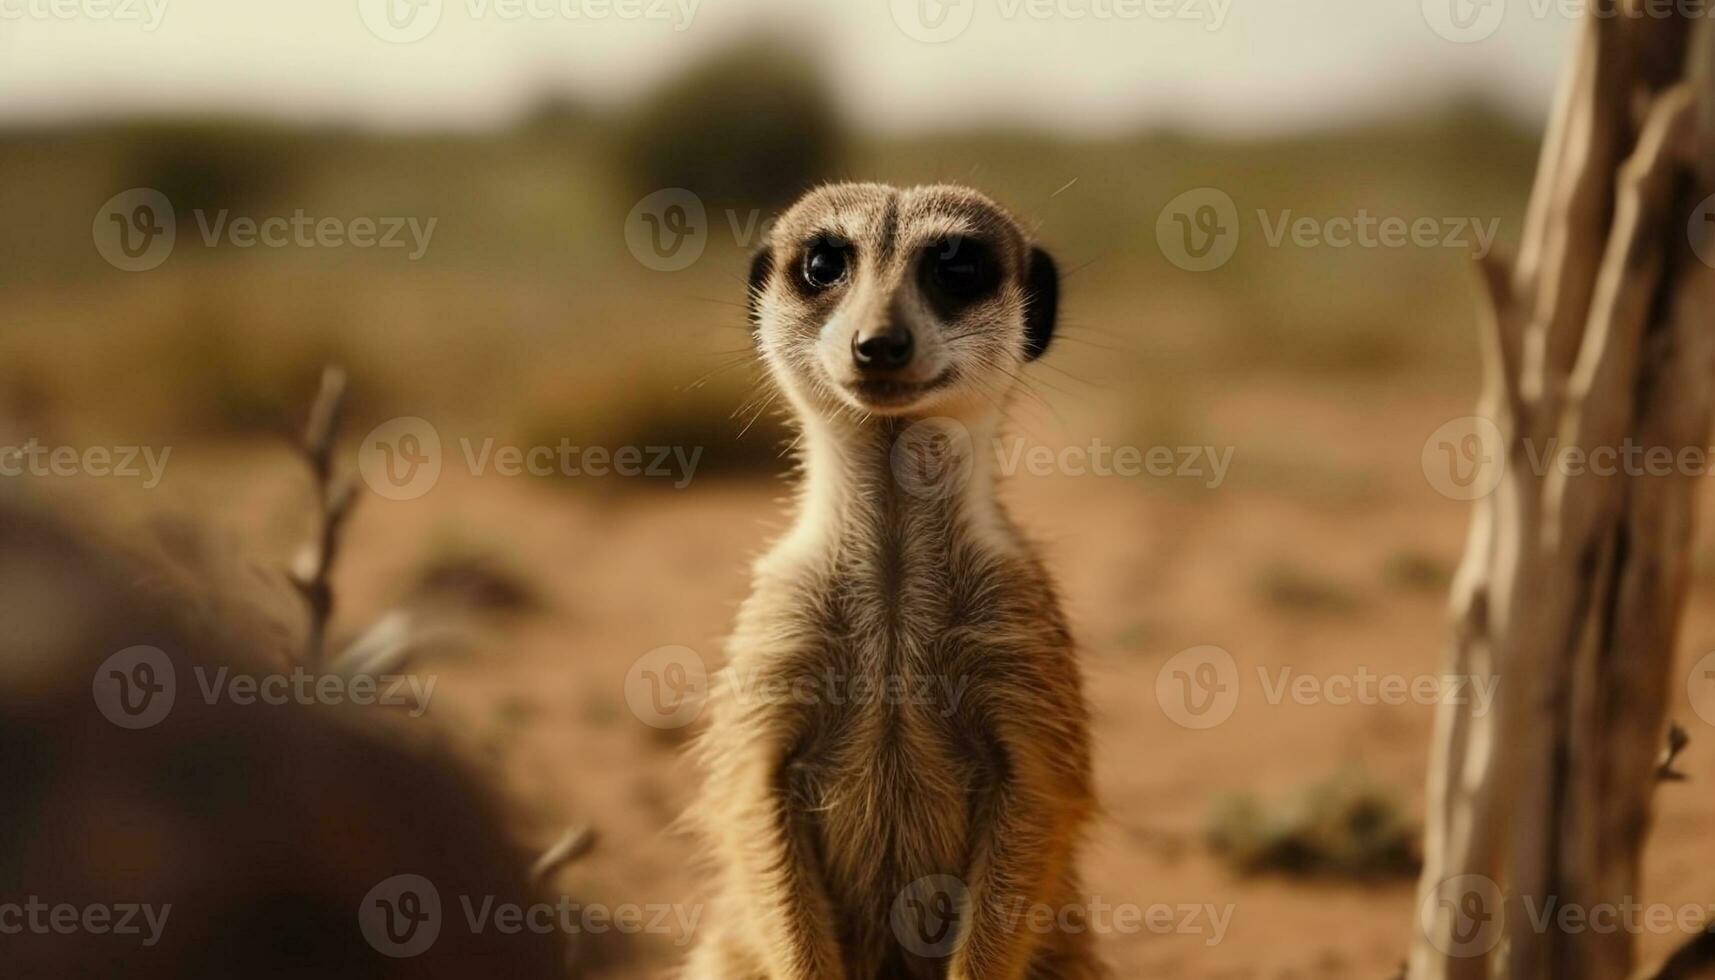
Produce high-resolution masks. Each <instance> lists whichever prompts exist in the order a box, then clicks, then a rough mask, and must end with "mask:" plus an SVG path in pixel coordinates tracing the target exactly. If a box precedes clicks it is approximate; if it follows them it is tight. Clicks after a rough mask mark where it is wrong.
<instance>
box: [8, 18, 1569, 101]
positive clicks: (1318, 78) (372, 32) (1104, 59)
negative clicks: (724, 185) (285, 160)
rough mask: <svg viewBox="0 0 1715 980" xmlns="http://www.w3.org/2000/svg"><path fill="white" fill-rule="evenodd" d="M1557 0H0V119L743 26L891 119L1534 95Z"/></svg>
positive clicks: (461, 86)
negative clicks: (813, 63)
mask: <svg viewBox="0 0 1715 980" xmlns="http://www.w3.org/2000/svg"><path fill="white" fill-rule="evenodd" d="M1568 3H1570V4H1571V5H1573V6H1575V5H1576V4H1577V3H1578V0H1555V2H1551V0H274V2H265V0H0V124H3V123H8V122H18V121H38V122H40V121H56V120H63V119H67V118H76V117H80V116H119V115H129V114H135V113H142V112H157V111H174V112H178V111H208V110H213V111H221V112H229V113H239V114H245V115H250V114H265V115H274V116H283V117H287V118H296V119H307V120H320V121H329V120H331V121H344V122H359V123H364V124H371V125H380V126H389V127H398V126H404V127H416V126H425V125H426V126H460V127H463V126H482V125H486V124H493V123H498V122H504V121H506V120H508V119H510V118H511V117H512V116H514V115H515V114H516V113H517V112H519V111H520V110H521V109H522V108H523V107H524V106H526V105H527V104H529V102H530V101H531V100H532V99H533V97H534V96H536V95H538V94H540V93H541V92H542V91H543V90H544V89H548V88H561V89H565V90H567V91H569V92H571V93H573V94H577V95H581V96H583V97H585V98H588V99H591V100H593V101H598V102H607V103H611V102H613V101H616V100H619V99H623V98H625V97H628V96H631V95H634V94H636V93H637V92H639V91H641V90H642V89H644V88H646V87H647V86H648V85H649V84H651V83H652V82H654V81H656V80H658V79H659V78H661V77H662V76H664V75H666V74H669V73H671V72H672V71H673V70H675V69H676V68H679V67H682V66H684V65H686V64H688V63H690V62H692V61H693V60H694V59H696V58H697V56H698V55H699V54H701V53H703V52H706V51H708V50H710V49H711V48H714V47H718V46H719V45H720V44H721V43H723V42H725V41H730V40H731V39H733V38H735V37H737V36H741V35H744V34H747V33H752V32H756V31H759V30H772V31H774V32H775V33H782V34H786V35H787V36H790V37H793V38H801V39H802V41H803V43H804V44H806V45H808V46H809V48H810V50H812V51H815V52H818V53H819V56H820V57H822V58H823V59H825V61H826V63H827V66H828V70H829V73H830V74H831V76H832V77H833V79H834V81H835V83H836V85H837V86H838V89H839V92H840V93H841V96H842V97H843V98H844V99H845V100H846V103H847V105H848V107H849V108H850V110H851V112H852V114H853V115H854V117H855V118H856V119H857V120H858V121H859V122H860V123H866V124H869V125H872V126H878V127H881V128H885V129H891V130H902V129H903V130H923V129H929V128H934V127H937V126H943V125H948V124H954V125H959V124H967V123H970V122H973V121H982V122H1004V123H1016V124H1034V125H1044V126H1048V127H1052V128H1058V129H1062V130H1065V131H1068V132H1100V131H1104V130H1109V129H1114V128H1134V127H1138V126H1142V125H1150V124H1158V123H1176V124H1181V125H1185V126H1190V127H1194V128H1199V129H1204V130H1210V131H1217V132H1229V133H1253V132H1274V131H1282V130H1293V129H1298V128H1302V127H1306V126H1316V125H1325V124H1337V123H1338V122H1340V121H1341V120H1343V119H1349V118H1352V117H1354V116H1359V117H1373V116H1376V115H1381V114H1385V113H1387V112H1389V111H1391V110H1392V109H1393V108H1394V107H1412V108H1415V107H1418V106H1422V105H1424V104H1433V103H1436V102H1439V101H1441V100H1445V99H1448V98H1450V97H1453V96H1455V95H1457V94H1460V93H1472V92H1475V93H1482V94H1487V95H1489V96H1491V97H1493V98H1494V99H1496V100H1497V101H1499V102H1502V103H1504V104H1506V105H1508V106H1510V107H1514V108H1516V109H1517V110H1519V111H1520V112H1523V113H1527V114H1530V115H1532V116H1541V115H1542V114H1543V113H1544V112H1545V110H1546V107H1547V105H1548V102H1549V98H1550V94H1551V91H1552V88H1553V83H1554V80H1555V78H1556V76H1557V73H1558V71H1559V66H1560V64H1561V61H1562V60H1563V59H1564V57H1565V55H1566V51H1567V46H1568V45H1569V44H1570V42H1571V38H1572V29H1573V27H1574V22H1573V20H1571V19H1570V18H1569V16H1568V14H1567V13H1566V12H1565V8H1566V6H1567V5H1568ZM388 5H392V6H391V10H389V7H388ZM413 5H416V6H413ZM389 14H391V19H389ZM371 23H372V24H374V25H376V26H375V27H374V28H373V29H372V28H371V27H370V26H367V25H368V24H371ZM151 26H152V27H153V29H150V28H151ZM1437 28H1439V30H1438V29H1437ZM424 31H426V34H424V36H422V37H420V38H415V39H412V38H413V37H414V36H415V34H416V33H421V32H424ZM378 35H387V36H390V37H393V38H394V39H395V40H397V41H399V42H401V43H390V42H389V41H386V40H383V39H382V38H381V36H378ZM938 36H947V38H948V39H947V40H944V41H940V42H939V43H935V42H934V41H933V38H935V37H938ZM1450 38H1462V39H1463V40H1453V39H1450Z"/></svg>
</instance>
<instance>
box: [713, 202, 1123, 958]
mask: <svg viewBox="0 0 1715 980" xmlns="http://www.w3.org/2000/svg"><path fill="white" fill-rule="evenodd" d="M1058 301H1059V275H1058V272H1057V270H1056V267H1055V264H1054V261H1053V260H1052V259H1051V258H1050V257H1049V255H1048V253H1047V252H1046V251H1044V250H1043V249H1041V248H1040V247H1037V246H1036V245H1034V244H1033V243H1032V241H1031V240H1030V236H1029V235H1028V234H1027V233H1026V232H1025V231H1024V229H1023V228H1022V227H1021V226H1020V224H1019V223H1018V221H1017V220H1015V219H1014V218H1013V217H1011V216H1010V214H1009V213H1008V212H1006V211H1005V210H1003V209H1002V208H1001V207H1000V206H998V205H996V204H995V203H993V202H992V201H990V200H989V199H988V198H986V197H984V196H983V195H981V194H979V193H977V192H975V191H972V190H969V189H966V188H962V187H953V186H932V187H918V188H912V189H909V190H900V189H895V188H893V187H889V186H884V185H879V184H841V185H833V186H827V187H823V188H820V189H818V190H815V191H813V192H811V193H809V194H808V195H807V196H805V197H804V198H803V199H802V200H800V201H799V202H798V203H797V204H795V205H794V206H793V207H791V208H790V209H789V210H788V211H787V212H786V213H785V214H784V215H782V217H781V218H780V220H779V221H778V222H777V223H776V224H775V225H774V226H773V227H772V228H771V229H770V231H769V233H768V236H767V240H766V243H765V245H764V247H763V248H762V249H760V251H759V252H758V253H757V255H756V257H755V259H754V260H753V262H752V266H751V271H750V304H749V307H750V319H751V325H752V329H753V332H754V339H755V342H756V345H757V349H758V351H759V353H760V356H761V359H762V361H763V362H764V363H765V364H766V366H767V369H768V372H769V374H770V375H771V376H772V380H773V382H774V384H775V385H776V386H777V387H778V389H779V392H780V393H781V394H783V395H784V397H785V398H786V399H787V400H788V402H789V403H790V405H791V408H792V410H793V413H794V414H795V416H796V421H797V425H798V427H799V429H800V433H799V447H798V453H799V456H800V463H801V479H800V485H799V489H798V500H797V519H796V522H795V523H794V525H793V526H792V528H791V530H790V531H789V532H787V533H786V534H785V535H784V536H783V538H782V539H781V540H779V541H778V542H777V543H776V545H775V546H774V547H773V549H772V550H771V551H769V552H768V553H767V554H766V555H765V556H764V557H762V558H761V559H759V561H758V562H757V563H756V566H755V569H754V582H753V589H752V592H751V594H750V596H749V598H748V600H747V601H745V602H744V603H743V605H742V607H741V609H740V611H739V614H738V617H737V624H736V627H735V629H734V631H733V633H732V635H731V639H730V642H729V645H728V650H727V654H728V662H727V666H726V668H725V670H723V671H722V672H721V674H720V675H719V677H718V678H717V682H716V683H715V684H714V685H713V691H712V692H711V696H710V710H709V715H710V719H711V720H710V724H709V727H708V730H707V732H706V734H705V735H704V736H703V738H702V740H701V742H700V757H701V759H702V761H703V764H704V767H705V777H706V779H705V783H704V787H703V790H702V794H701V798H700V800H699V801H698V803H697V805H696V808H695V809H694V810H693V814H692V816H693V818H694V819H696V820H698V821H699V822H700V823H701V825H702V827H703V829H704V831H705V833H706V836H707V837H708V840H709V844H710V846H711V850H712V851H713V855H712V856H713V860H714V861H715V862H716V865H717V882H716V890H717V893H716V901H715V903H714V907H713V909H711V912H710V915H711V917H712V918H713V919H714V921H713V923H712V928H709V929H707V930H706V931H705V933H704V934H703V935H702V936H701V937H700V941H699V943H698V945H697V947H696V948H695V949H694V950H693V953H692V955H691V957H690V960H689V962H688V964H687V966H686V968H685V970H684V975H685V976H686V977H687V978H688V980H764V978H766V980H895V978H919V977H921V978H929V977H935V978H948V980H1025V978H1028V980H1082V978H1087V977H1099V976H1104V975H1105V973H1104V972H1103V971H1102V969H1101V968H1100V966H1099V965H1098V962H1097V959H1096V956H1095V953H1094V950H1093V944H1092V937H1091V936H1090V935H1089V934H1088V930H1086V929H1081V928H1078V927H1077V925H1076V922H1075V914H1074V915H1071V916H1069V915H1068V914H1067V913H1068V911H1069V910H1076V909H1078V908H1079V907H1080V906H1081V904H1082V901H1083V899H1082V896H1081V889H1080V886H1079V883H1078V878H1077V875H1076V873H1075V871H1074V868H1073V864H1074V856H1075V852H1076V851H1077V850H1078V846H1079V843H1080V839H1081V837H1082V836H1083V832H1084V830H1085V828H1086V825H1087V823H1088V822H1089V821H1090V819H1091V817H1092V814H1093V812H1094V794H1093V791H1092V786H1091V773H1090V744H1089V743H1090V740H1089V730H1088V728H1089V726H1088V717H1087V708H1086V703H1085V700H1084V694H1083V688H1082V682H1081V679H1080V675H1079V668H1078V664H1077V662H1076V658H1075V654H1074V648H1073V643H1072V638H1071V635H1070V632H1069V630H1068V627H1067V623H1066V620H1065V618H1064V616H1063V615H1062V612H1061V610H1060V606H1059V602H1058V599H1057V596H1056V593H1055V588H1054V585H1053V583H1052V582H1051V580H1050V578H1049V576H1048V574H1047V572H1046V570H1045V569H1044V566H1043V563H1042V561H1041V560H1040V558H1039V557H1038V555H1037V553H1036V551H1035V550H1034V549H1033V548H1032V546H1031V545H1030V544H1029V543H1027V542H1026V540H1025V539H1024V537H1023V536H1022V535H1021V534H1020V533H1019V532H1018V531H1017V530H1016V529H1015V528H1014V525H1013V524H1012V523H1011V521H1010V520H1009V519H1008V518H1007V516H1006V514H1005V513H1004V511H1003V510H1002V508H1001V506H1000V504H999V502H998V501H997V499H996V496H995V477H996V474H995V472H994V471H995V469H996V466H995V453H993V452H992V451H990V448H989V447H991V446H992V444H993V439H994V437H995V435H996V433H997V431H998V429H999V427H1000V426H1001V423H1002V414H1003V409H1004V407H1005V405H1006V403H1007V396H1008V393H1009V392H1010V391H1011V390H1012V389H1013V388H1014V387H1015V386H1016V385H1017V384H1018V382H1019V375H1020V371H1021V369H1022V367H1023V366H1024V365H1025V363H1026V362H1029V361H1032V360H1035V359H1036V358H1038V357H1040V356H1042V354H1043V353H1044V352H1045V351H1046V350H1047V349H1048V346H1049V343H1050V341H1051V340H1052V338H1053V336H1054V326H1055V318H1056V314H1057V307H1058ZM925 435H927V436H928V438H923V437H924V436H925ZM931 444H941V446H942V450H943V453H942V458H941V459H939V460H938V461H936V460H930V461H929V462H930V464H932V465H931V466H930V468H931V469H933V470H938V471H940V472H941V473H942V474H943V475H944V477H945V479H942V480H939V481H938V482H937V481H936V480H935V479H933V478H932V477H933V474H932V473H931V474H929V476H930V478H929V479H925V475H924V474H922V473H917V472H914V471H913V467H914V465H915V464H916V463H918V462H921V460H918V459H916V458H915V457H914V454H915V453H917V452H918V451H919V450H922V449H923V448H924V446H928V445H931ZM1050 914H1051V915H1052V916H1053V922H1047V919H1046V918H1045V917H1046V916H1048V915H1050ZM1069 922H1070V923H1072V924H1071V925H1070V926H1069V925H1068V923H1069ZM913 929H918V930H921V935H920V936H913V935H911V934H910V932H911V930H913Z"/></svg>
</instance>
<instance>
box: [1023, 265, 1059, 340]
mask: <svg viewBox="0 0 1715 980" xmlns="http://www.w3.org/2000/svg"><path fill="white" fill-rule="evenodd" d="M1059 314H1060V269H1059V268H1058V267H1057V266H1055V264H1054V259H1053V257H1052V256H1050V255H1049V254H1048V253H1047V252H1045V251H1043V250H1042V249H1041V248H1032V249H1031V250H1030V267H1029V268H1028V269H1026V270H1025V273H1024V359H1025V360H1027V361H1034V360H1036V359H1037V358H1038V357H1041V356H1042V355H1043V354H1044V353H1045V352H1047V350H1048V344H1049V343H1050V342H1051V341H1053V339H1054V321H1055V319H1056V318H1057V317H1058V316H1059Z"/></svg>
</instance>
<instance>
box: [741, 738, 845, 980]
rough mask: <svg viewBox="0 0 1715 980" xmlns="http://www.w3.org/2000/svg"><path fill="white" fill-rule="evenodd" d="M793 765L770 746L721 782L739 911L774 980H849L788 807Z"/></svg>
mask: <svg viewBox="0 0 1715 980" xmlns="http://www.w3.org/2000/svg"><path fill="white" fill-rule="evenodd" d="M789 759H790V753H789V750H788V749H786V748H783V747H779V746H777V745H775V744H766V745H765V746H759V747H758V750H757V751H755V752H754V753H753V754H750V756H749V758H747V759H745V760H744V761H743V762H742V763H739V764H737V765H734V766H731V767H730V768H729V769H728V772H726V773H725V774H722V775H717V777H716V782H717V784H721V785H724V787H725V789H724V794H723V795H725V796H726V800H725V801H724V802H725V804H726V812H727V813H728V814H730V816H731V818H732V819H730V820H728V821H727V822H726V838H727V852H728V853H729V854H731V855H732V856H733V859H734V864H735V867H734V871H735V872H736V874H735V875H734V879H735V881H736V883H737V887H738V894H737V895H736V896H735V897H736V898H737V899H738V902H739V905H740V908H739V909H737V910H736V911H737V912H738V913H739V914H740V915H743V916H745V917H746V918H748V919H749V922H750V928H751V929H752V930H754V932H753V937H754V939H755V942H754V943H753V945H754V947H755V953H756V955H757V956H758V957H759V958H760V959H761V961H762V963H763V966H764V968H765V969H766V971H767V975H768V977H769V980H844V977H845V969H844V967H843V966H842V964H841V958H840V947H839V943H838V941H837V940H836V939H835V936H834V931H833V922H834V913H833V907H832V903H831V902H830V901H829V900H828V897H827V893H826V891H825V889H824V888H823V886H822V882H821V872H820V869H819V868H818V867H817V866H816V863H815V858H814V849H813V847H812V845H811V842H810V840H809V837H808V833H807V830H806V828H805V827H804V826H803V825H802V824H801V822H800V821H799V819H798V817H797V815H796V814H795V813H794V811H793V807H792V806H791V801H790V793H789V787H788V785H787V780H786V768H787V765H788V762H789Z"/></svg>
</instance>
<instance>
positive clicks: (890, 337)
mask: <svg viewBox="0 0 1715 980" xmlns="http://www.w3.org/2000/svg"><path fill="white" fill-rule="evenodd" d="M916 346H917V345H916V343H915V342H914V341H913V340H912V338H911V331H910V330H908V329H906V328H905V327H904V326H902V325H900V324H898V323H889V324H887V325H886V326H885V327H883V328H881V329H878V330H859V331H858V332H857V333H856V334H855V335H853V337H852V361H853V363H855V364H856V365H857V366H858V369H859V370H862V371H897V370H899V369H900V368H902V367H904V366H906V365H907V364H910V363H911V355H912V353H913V351H914V350H915V348H916Z"/></svg>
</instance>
